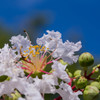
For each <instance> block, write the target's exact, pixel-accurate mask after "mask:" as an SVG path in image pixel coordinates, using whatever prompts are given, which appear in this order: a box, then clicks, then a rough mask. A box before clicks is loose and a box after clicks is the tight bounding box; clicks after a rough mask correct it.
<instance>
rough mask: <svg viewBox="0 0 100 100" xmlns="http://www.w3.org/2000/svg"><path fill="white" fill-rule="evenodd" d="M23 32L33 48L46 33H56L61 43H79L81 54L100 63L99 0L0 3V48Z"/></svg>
mask: <svg viewBox="0 0 100 100" xmlns="http://www.w3.org/2000/svg"><path fill="white" fill-rule="evenodd" d="M24 29H25V30H26V31H27V32H28V33H29V35H30V37H31V40H32V41H33V43H34V44H35V43H36V42H35V40H36V38H37V37H41V36H42V35H43V33H45V32H46V30H55V31H59V32H61V33H62V38H63V40H64V41H65V40H69V41H73V42H77V41H79V40H80V41H82V46H83V48H82V49H81V52H90V53H92V54H93V56H94V57H95V59H96V61H99V59H100V40H99V39H100V0H2V1H0V48H2V47H3V46H4V43H8V41H9V39H10V38H11V36H12V35H18V34H22V35H25V33H24V32H23V30H24Z"/></svg>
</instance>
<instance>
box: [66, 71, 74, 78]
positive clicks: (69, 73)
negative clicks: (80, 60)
mask: <svg viewBox="0 0 100 100" xmlns="http://www.w3.org/2000/svg"><path fill="white" fill-rule="evenodd" d="M66 72H67V74H68V75H69V77H73V75H72V73H71V72H69V70H68V69H66Z"/></svg>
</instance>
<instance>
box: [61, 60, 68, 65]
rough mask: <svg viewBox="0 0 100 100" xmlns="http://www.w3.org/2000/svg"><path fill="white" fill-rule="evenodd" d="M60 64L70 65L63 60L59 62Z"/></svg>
mask: <svg viewBox="0 0 100 100" xmlns="http://www.w3.org/2000/svg"><path fill="white" fill-rule="evenodd" d="M59 62H60V63H61V64H62V65H66V64H68V63H66V62H64V61H63V60H59Z"/></svg>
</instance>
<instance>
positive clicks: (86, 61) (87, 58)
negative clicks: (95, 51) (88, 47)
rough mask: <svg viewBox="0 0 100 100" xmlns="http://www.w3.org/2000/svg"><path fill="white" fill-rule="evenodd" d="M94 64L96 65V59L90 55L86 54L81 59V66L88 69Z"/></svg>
mask: <svg viewBox="0 0 100 100" xmlns="http://www.w3.org/2000/svg"><path fill="white" fill-rule="evenodd" d="M93 63H94V58H93V56H92V55H91V54H90V53H88V52H85V53H82V54H81V55H80V57H79V64H80V66H82V67H88V66H91V65H92V64H93Z"/></svg>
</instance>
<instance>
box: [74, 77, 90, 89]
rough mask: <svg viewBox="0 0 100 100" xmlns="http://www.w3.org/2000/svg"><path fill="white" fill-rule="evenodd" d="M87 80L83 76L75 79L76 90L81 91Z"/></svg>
mask: <svg viewBox="0 0 100 100" xmlns="http://www.w3.org/2000/svg"><path fill="white" fill-rule="evenodd" d="M87 82H88V81H87V79H86V78H85V77H84V76H81V77H77V79H76V80H75V86H76V88H78V89H82V88H84V87H85V86H86V85H87Z"/></svg>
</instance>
